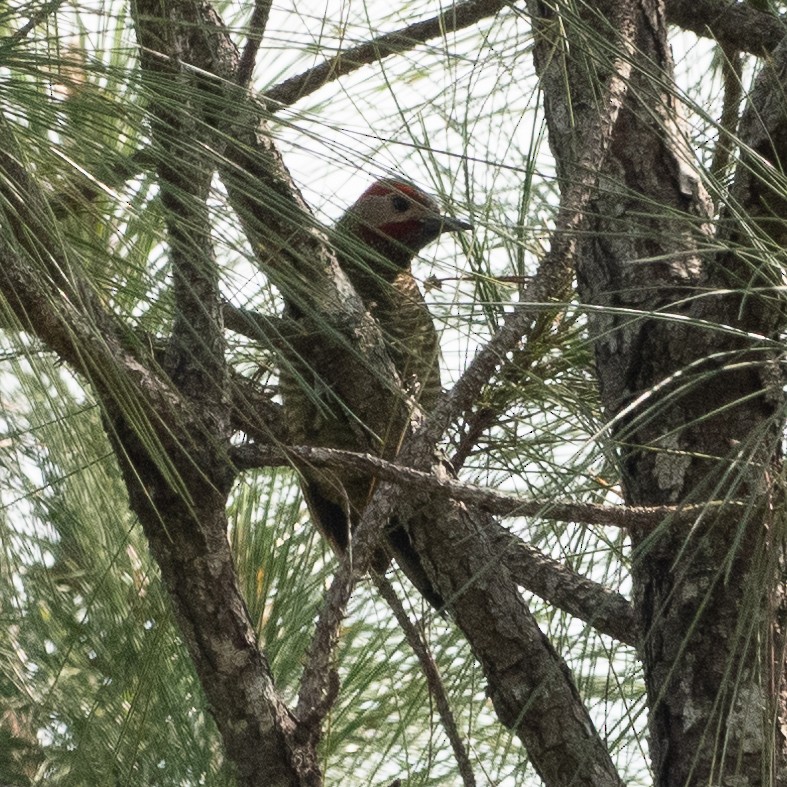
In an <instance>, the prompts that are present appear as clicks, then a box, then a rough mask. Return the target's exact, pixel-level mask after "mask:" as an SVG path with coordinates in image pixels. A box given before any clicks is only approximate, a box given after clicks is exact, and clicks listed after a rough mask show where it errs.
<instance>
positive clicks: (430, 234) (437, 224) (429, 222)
mask: <svg viewBox="0 0 787 787" xmlns="http://www.w3.org/2000/svg"><path fill="white" fill-rule="evenodd" d="M422 228H423V235H424V239H425V240H434V239H435V238H437V236H438V235H442V234H443V233H444V232H462V231H463V230H471V229H473V225H472V224H468V223H467V222H466V221H461V220H460V219H452V218H451V217H450V216H430V217H429V218H427V219H424V220H423V222H422Z"/></svg>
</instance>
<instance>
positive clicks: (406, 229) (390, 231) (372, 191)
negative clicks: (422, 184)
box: [337, 178, 472, 269]
mask: <svg viewBox="0 0 787 787" xmlns="http://www.w3.org/2000/svg"><path fill="white" fill-rule="evenodd" d="M337 229H338V230H340V232H342V233H343V234H345V235H346V236H349V237H350V238H351V239H352V240H354V241H357V242H358V243H359V244H362V245H363V246H365V247H369V248H371V249H372V250H373V251H374V252H375V254H376V255H379V256H380V257H383V258H384V259H386V260H387V261H389V262H390V263H391V264H392V266H393V268H399V269H401V268H407V267H409V265H410V263H411V262H412V259H413V257H414V256H415V255H416V254H417V253H418V252H419V251H421V249H423V248H424V246H426V245H427V244H428V243H431V242H432V241H433V240H435V238H437V237H438V236H439V235H441V234H442V233H443V232H460V231H462V230H469V229H472V225H471V224H468V223H467V222H466V221H460V220H458V219H453V218H451V217H450V216H444V215H443V214H442V213H441V212H440V206H439V205H438V204H437V202H436V201H435V200H434V199H433V198H432V197H430V196H429V195H428V194H425V193H424V192H423V191H421V190H420V189H419V188H417V187H416V186H414V185H413V184H412V183H408V182H407V181H403V180H395V179H388V178H386V179H384V180H378V181H377V183H375V184H373V185H372V186H370V187H369V188H368V189H366V191H364V193H363V194H361V196H360V197H359V198H358V200H357V202H355V204H354V205H352V206H351V207H350V208H349V209H348V210H347V212H346V213H345V214H344V216H342V218H341V219H340V221H339V224H338V225H337Z"/></svg>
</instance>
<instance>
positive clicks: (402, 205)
mask: <svg viewBox="0 0 787 787" xmlns="http://www.w3.org/2000/svg"><path fill="white" fill-rule="evenodd" d="M391 205H393V209H394V210H395V211H396V212H397V213H406V212H407V209H408V208H409V207H410V203H409V202H408V201H407V199H405V198H404V197H403V196H402V195H401V194H394V195H393V197H391Z"/></svg>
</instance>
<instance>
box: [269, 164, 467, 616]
mask: <svg viewBox="0 0 787 787" xmlns="http://www.w3.org/2000/svg"><path fill="white" fill-rule="evenodd" d="M469 229H472V226H471V225H470V224H468V223H467V222H465V221H460V220H457V219H454V218H451V217H449V216H445V215H443V214H442V213H441V211H440V207H439V205H438V204H437V202H436V201H435V200H434V199H433V198H432V197H431V196H429V195H427V194H425V193H424V192H423V191H421V190H420V189H419V188H417V187H416V186H414V185H413V184H411V183H409V182H407V181H403V180H397V179H383V180H379V181H377V182H376V183H374V184H373V185H372V186H370V187H369V188H368V189H367V190H366V191H365V192H364V193H363V194H362V195H361V196H360V197H359V199H358V200H357V201H356V202H355V203H354V204H353V205H352V206H351V207H350V208H349V209H348V210H347V211H346V212H345V213H344V215H343V216H342V217H341V218H340V219H339V221H338V222H337V224H336V226H335V227H334V228H333V230H332V232H331V240H332V243H333V245H334V247H335V249H336V253H337V259H338V261H339V264H340V266H341V268H342V270H343V271H344V273H345V274H346V275H347V277H348V278H349V280H350V282H351V283H352V285H353V288H354V289H355V291H356V293H357V294H358V295H359V296H360V298H361V299H362V300H363V303H364V306H365V307H366V310H367V311H368V312H369V313H370V314H371V315H372V316H373V317H374V318H375V320H376V321H377V323H378V325H379V328H380V330H381V333H382V336H383V340H384V343H385V347H386V350H387V352H388V355H389V357H390V359H391V361H392V362H393V365H394V367H395V369H396V372H397V374H398V376H399V380H400V382H401V384H402V387H403V388H404V390H405V391H406V392H407V393H408V394H409V395H410V397H411V401H413V402H417V403H418V406H419V407H420V408H421V410H422V411H423V412H429V410H430V409H431V408H432V407H433V406H434V404H435V402H436V401H437V397H438V396H439V394H440V363H439V341H438V335H437V331H436V330H435V327H434V323H433V321H432V317H431V315H430V313H429V310H428V308H427V305H426V302H425V300H424V297H423V294H422V293H421V290H420V288H419V287H418V284H417V282H416V280H415V278H414V277H413V275H412V270H411V266H412V262H413V259H414V257H415V256H416V255H417V254H418V252H419V251H421V249H423V248H424V247H425V246H426V245H428V244H429V243H431V242H432V241H433V240H435V239H436V238H438V237H439V236H440V235H441V234H442V233H444V232H461V231H463V230H469ZM305 380H308V374H301V375H300V379H299V380H298V381H297V382H296V381H295V380H294V379H292V377H291V376H288V375H287V374H286V373H283V374H282V380H281V387H282V393H283V398H284V404H285V411H286V413H287V420H288V427H289V431H290V435H291V438H292V439H293V441H294V442H296V443H298V442H302V443H304V444H306V445H319V446H322V447H333V448H344V449H349V450H355V451H365V450H368V445H359V440H358V437H357V431H354V430H353V429H352V428H351V424H350V422H349V420H348V418H347V415H346V414H340V413H338V412H336V411H335V410H334V411H333V412H331V411H330V408H326V407H325V406H321V404H322V402H321V401H320V395H319V392H318V390H317V389H318V388H319V384H320V381H319V380H315V386H314V388H312V390H307V389H306V388H305V386H304V381H305ZM399 418H400V417H399ZM396 419H397V417H395V416H394V415H393V414H392V418H391V423H390V427H389V429H388V434H387V435H382V436H380V437H381V439H382V440H383V443H384V445H383V446H382V447H380V446H379V445H378V446H377V449H378V451H377V452H378V453H380V454H381V455H383V456H388V457H389V458H392V457H393V456H394V455H395V452H396V449H397V448H398V442H399V440H400V439H401V437H402V435H403V433H404V431H405V429H406V427H407V424H406V423H396V422H395V421H396ZM301 477H302V488H303V493H304V498H305V500H306V503H307V506H308V508H309V511H310V514H311V516H312V519H313V520H314V522H315V524H316V525H317V527H318V529H319V530H320V531H321V532H322V533H323V535H324V536H325V537H326V538H327V539H328V541H329V543H330V544H331V546H332V547H333V548H334V549H335V550H337V551H338V552H340V553H343V552H344V551H346V549H347V548H348V546H349V545H350V543H351V538H352V531H353V528H354V527H355V525H356V524H357V522H358V520H359V518H360V515H361V513H362V511H363V509H364V507H365V505H366V504H367V503H368V501H369V499H370V498H371V495H372V493H373V491H374V481H373V479H372V478H370V477H369V476H366V475H362V474H359V473H353V472H349V471H347V472H345V471H335V470H331V471H317V470H315V469H314V468H302V469H301ZM387 545H388V548H387V554H383V553H382V551H381V553H380V555H378V557H377V558H376V560H375V568H376V569H377V570H384V568H385V567H386V566H387V564H388V562H389V560H390V555H393V556H394V557H395V558H396V559H397V562H398V563H399V564H400V566H401V568H402V569H403V570H404V571H405V573H406V574H407V575H408V576H409V578H410V579H411V581H412V582H413V583H414V584H415V585H416V587H418V589H419V590H420V591H421V593H422V594H423V595H424V596H425V597H426V598H427V600H429V601H430V602H431V603H432V604H433V605H435V606H438V607H440V606H442V601H441V599H440V597H439V595H438V594H437V593H436V591H435V590H434V589H433V588H432V586H431V583H430V582H429V580H428V579H427V577H426V574H425V572H424V571H423V568H422V567H421V565H420V561H419V560H418V556H417V554H416V553H415V551H414V549H413V547H412V545H411V543H410V540H409V537H408V535H407V533H406V531H405V530H404V528H402V527H401V526H400V525H399V524H397V523H396V522H392V523H389V527H388V529H387Z"/></svg>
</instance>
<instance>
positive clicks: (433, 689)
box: [372, 573, 476, 787]
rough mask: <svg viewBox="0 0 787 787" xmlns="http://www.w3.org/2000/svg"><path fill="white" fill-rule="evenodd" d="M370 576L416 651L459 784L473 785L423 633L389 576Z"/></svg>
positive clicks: (461, 745)
mask: <svg viewBox="0 0 787 787" xmlns="http://www.w3.org/2000/svg"><path fill="white" fill-rule="evenodd" d="M372 577H373V579H374V584H375V586H376V587H377V590H378V592H379V593H380V595H381V596H382V597H383V598H384V599H385V601H386V602H387V604H388V606H389V607H390V608H391V611H392V612H393V614H394V617H395V618H396V622H397V623H398V624H399V628H401V629H402V633H403V634H404V636H405V639H406V640H407V644H408V645H409V646H410V647H411V648H412V650H413V653H415V656H416V658H417V659H418V662H419V664H420V665H421V670H422V671H423V673H424V677H425V678H426V685H427V687H428V689H429V694H430V695H431V696H432V698H433V699H434V702H435V706H436V707H437V713H438V715H439V716H440V721H442V723H443V728H444V729H445V734H446V735H447V736H448V741H449V742H450V744H451V748H452V749H453V750H454V757H455V758H456V764H457V766H458V768H459V773H460V774H461V776H462V783H463V784H464V785H465V786H466V787H474V785H475V783H476V780H475V775H474V774H473V768H472V766H471V765H470V758H469V757H468V754H467V749H466V748H465V745H464V742H463V741H462V736H461V735H460V734H459V730H458V729H457V726H456V719H454V713H453V711H452V710H451V704H450V703H449V702H448V695H447V694H446V691H445V684H444V683H443V679H442V677H441V675H440V671H439V670H438V669H437V664H435V660H434V659H433V658H432V654H431V653H430V652H429V647H428V645H427V644H426V641H425V639H424V637H423V634H422V633H421V631H419V629H418V627H417V626H415V625H414V624H413V622H412V621H411V620H410V618H409V617H408V616H407V612H406V611H405V609H404V607H403V606H402V602H401V599H400V598H399V596H397V595H396V591H395V590H394V589H393V587H392V586H391V583H390V582H389V581H388V579H386V577H383V576H380V575H379V574H377V573H373V574H372Z"/></svg>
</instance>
